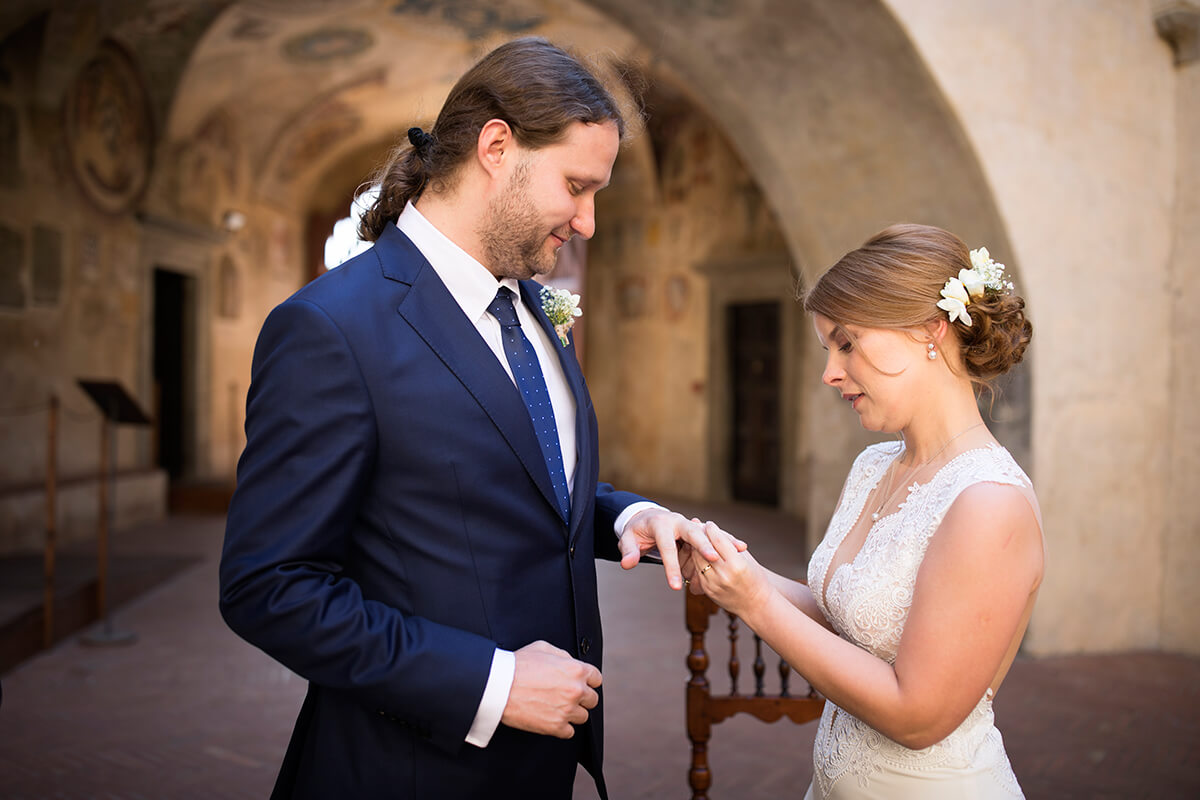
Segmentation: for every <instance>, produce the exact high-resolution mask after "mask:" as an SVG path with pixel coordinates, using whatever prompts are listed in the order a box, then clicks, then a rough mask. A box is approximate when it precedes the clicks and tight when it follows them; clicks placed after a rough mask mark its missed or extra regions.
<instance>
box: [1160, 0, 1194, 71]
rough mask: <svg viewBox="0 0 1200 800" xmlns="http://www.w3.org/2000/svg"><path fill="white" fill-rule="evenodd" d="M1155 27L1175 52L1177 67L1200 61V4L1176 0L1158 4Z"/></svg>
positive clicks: (1189, 0) (1186, 0) (1191, 0)
mask: <svg viewBox="0 0 1200 800" xmlns="http://www.w3.org/2000/svg"><path fill="white" fill-rule="evenodd" d="M1154 27H1155V29H1157V30H1158V35H1159V36H1161V37H1162V38H1163V39H1164V40H1165V41H1166V42H1167V44H1169V45H1171V49H1172V50H1174V51H1175V64H1176V66H1182V65H1184V64H1191V63H1193V62H1195V61H1197V60H1200V2H1196V0H1174V1H1173V2H1158V3H1156V4H1155V9H1154Z"/></svg>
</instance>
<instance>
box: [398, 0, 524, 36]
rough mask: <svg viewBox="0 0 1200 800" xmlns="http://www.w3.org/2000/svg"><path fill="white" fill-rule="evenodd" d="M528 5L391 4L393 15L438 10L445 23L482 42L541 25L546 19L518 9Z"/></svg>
mask: <svg viewBox="0 0 1200 800" xmlns="http://www.w3.org/2000/svg"><path fill="white" fill-rule="evenodd" d="M527 5H528V4H524V3H521V4H514V3H511V2H499V3H479V2H476V0H439V1H437V2H435V0H399V2H397V3H394V4H393V5H392V13H394V14H421V15H428V14H430V13H431V12H434V11H435V10H436V11H437V12H438V13H439V14H440V15H441V17H442V20H443V21H445V22H447V23H449V24H450V25H453V26H454V27H456V28H458V29H459V30H461V31H463V33H465V34H466V35H467V38H469V39H482V38H483V37H485V36H488V35H491V34H494V33H501V34H519V33H526V32H528V31H531V30H533V29H534V28H536V27H537V26H539V25H541V24H542V22H543V21H544V20H545V17H543V16H542V15H541V14H539V13H537V12H535V11H533V10H522V9H520V8H518V7H517V6H527Z"/></svg>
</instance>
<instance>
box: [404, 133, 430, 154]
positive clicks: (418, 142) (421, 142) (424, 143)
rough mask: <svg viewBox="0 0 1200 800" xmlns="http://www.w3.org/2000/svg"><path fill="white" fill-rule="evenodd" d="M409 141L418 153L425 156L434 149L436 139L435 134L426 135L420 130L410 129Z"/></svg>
mask: <svg viewBox="0 0 1200 800" xmlns="http://www.w3.org/2000/svg"><path fill="white" fill-rule="evenodd" d="M408 141H409V143H410V144H412V146H413V148H414V149H415V150H416V151H417V152H418V153H420V154H421V155H425V154H426V153H427V152H429V148H431V147H433V141H434V139H433V134H430V133H426V132H425V131H423V130H421V129H420V128H409V129H408Z"/></svg>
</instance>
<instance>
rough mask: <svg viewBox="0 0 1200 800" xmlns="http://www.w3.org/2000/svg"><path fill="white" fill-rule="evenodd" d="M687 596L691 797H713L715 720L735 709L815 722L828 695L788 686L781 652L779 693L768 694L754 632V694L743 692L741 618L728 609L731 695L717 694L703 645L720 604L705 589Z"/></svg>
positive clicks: (765, 719) (705, 799) (768, 718)
mask: <svg viewBox="0 0 1200 800" xmlns="http://www.w3.org/2000/svg"><path fill="white" fill-rule="evenodd" d="M684 595H685V596H686V598H687V600H686V606H685V607H686V615H687V629H688V632H689V633H690V634H691V636H692V643H691V651H690V652H689V653H688V658H687V663H688V669H690V670H691V673H692V677H691V678H690V679H689V680H688V684H687V731H688V739H690V740H691V742H692V768H691V770H690V771H689V772H688V783H689V784H690V785H691V787H692V800H708V788H709V787H710V786H711V785H712V773H711V772H709V769H708V740H709V738H710V737H711V736H712V726H713V725H716V724H717V723H718V722H721V721H723V720H725V719H728V718H729V717H731V716H733V715H734V714H739V713H742V712H745V713H747V714H751V715H753V716H755V717H757V718H758V719H760V720H762V721H763V722H776V721H778V720H779V719H781V718H783V717H785V716H786V717H787V718H788V719H790V720H791V721H792V722H794V723H796V724H798V725H799V724H803V723H805V722H810V721H812V720H814V719H816V718H817V717H819V716H821V711H822V709H824V707H825V698H823V697H821V696H820V695H818V694H817V693H816V691H815V690H814V689H813V688H812V687H811V686H809V687H808V692H807V693H806V694H804V695H800V696H793V695H792V694H791V693H790V692H789V690H788V679H789V677H790V675H791V671H792V670H791V667H789V666H788V665H787V662H786V661H784V660H783V659H782V658H781V659H780V660H779V666H778V670H779V684H780V689H779V694H767V693H766V692H765V691H764V690H763V682H764V681H763V679H764V676H765V675H766V669H767V668H766V664H765V662H764V661H763V643H762V639H760V638H758V636H757V635H755V636H754V664H753V669H754V694H752V695H744V694H741V693H739V692H738V674H739V672H740V671H741V662H740V661H739V660H738V653H737V641H738V627H739V624H738V618H737V617H735V616H734V615H733V614H730V613H729V612H725V615H726V616H727V617H728V618H729V625H728V629H729V678H730V688H729V694H728V695H715V694H713V693H712V692H711V691H710V689H709V683H708V678H707V675H706V673H707V672H708V651H707V650H705V648H704V636H705V633H706V632H707V631H708V625H709V617H711V616H712V615H713V614H716V613H717V611H719V610H720V609H719V608H718V606H717V604H716V603H714V602H713V601H712V600H709V599H708V598H707V597H705V596H704V595H694V594H692V593H691V592H687V591H685V592H684Z"/></svg>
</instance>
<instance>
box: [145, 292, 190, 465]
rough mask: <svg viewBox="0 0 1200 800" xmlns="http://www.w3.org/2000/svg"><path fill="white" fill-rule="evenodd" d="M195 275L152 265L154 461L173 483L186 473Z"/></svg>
mask: <svg viewBox="0 0 1200 800" xmlns="http://www.w3.org/2000/svg"><path fill="white" fill-rule="evenodd" d="M194 282H195V280H194V279H193V278H190V277H188V276H187V275H182V274H180V273H178V272H171V271H169V270H165V269H156V270H154V388H155V395H156V397H157V409H156V412H157V413H156V414H155V419H156V420H157V423H158V441H157V442H156V443H155V444H156V446H157V450H158V465H159V466H160V467H162V468H163V469H164V470H166V472H167V475H168V476H170V479H171V481H172V482H174V481H177V480H178V479H179V478H181V477H183V476H184V475H185V474H186V471H187V469H188V467H189V463H188V454H189V449H190V448H189V447H188V417H187V402H188V398H189V396H190V395H189V392H190V391H191V389H192V387H191V385H190V384H191V381H190V372H189V370H188V365H189V364H190V363H191V359H190V358H189V353H190V350H191V347H190V345H191V342H190V340H189V337H188V332H189V331H190V330H191V328H190V326H189V320H191V319H192V302H193V300H192V298H193V297H194V296H195V292H194V288H193V284H194Z"/></svg>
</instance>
